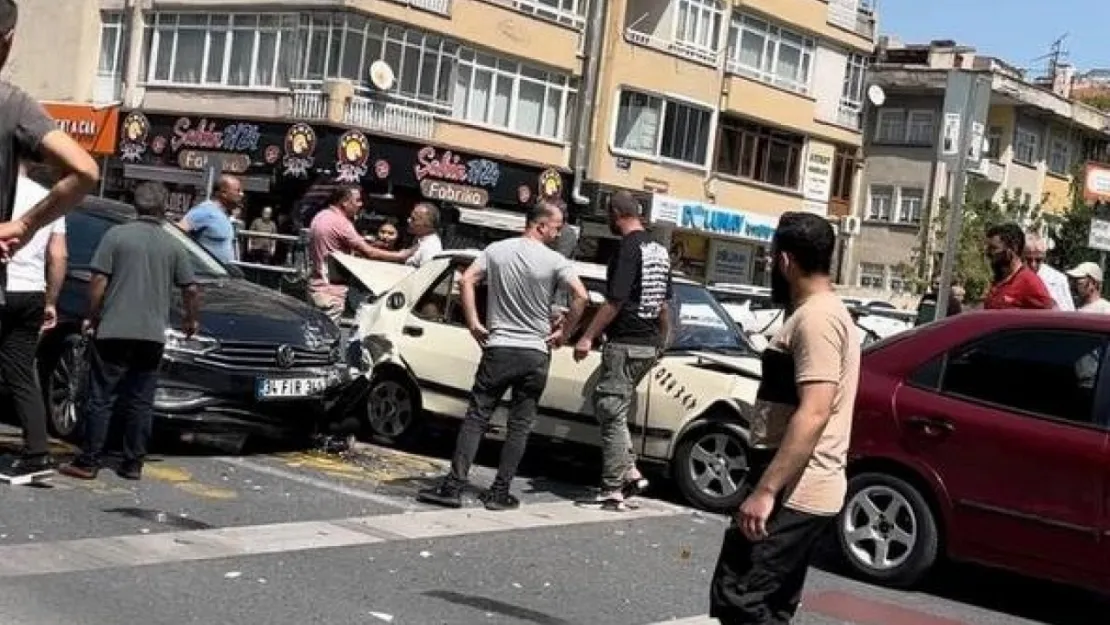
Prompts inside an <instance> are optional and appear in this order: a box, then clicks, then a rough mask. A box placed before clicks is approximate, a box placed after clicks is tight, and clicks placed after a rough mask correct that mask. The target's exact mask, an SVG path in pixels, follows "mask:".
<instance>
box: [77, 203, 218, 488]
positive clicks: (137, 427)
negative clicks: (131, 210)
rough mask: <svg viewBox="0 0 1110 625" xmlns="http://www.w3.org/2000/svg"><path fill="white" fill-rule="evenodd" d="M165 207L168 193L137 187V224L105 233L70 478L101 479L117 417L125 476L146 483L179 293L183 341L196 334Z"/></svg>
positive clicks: (193, 295)
mask: <svg viewBox="0 0 1110 625" xmlns="http://www.w3.org/2000/svg"><path fill="white" fill-rule="evenodd" d="M165 204H166V189H165V187H163V186H162V185H160V184H157V183H144V184H142V185H140V186H139V187H137V188H136V189H135V208H136V210H137V211H138V213H139V217H138V219H135V220H134V221H132V222H130V223H126V224H122V225H119V226H115V227H114V228H112V229H111V230H109V231H108V232H107V233H105V235H104V238H103V239H101V241H100V245H99V246H97V248H96V253H95V254H93V258H92V262H91V263H89V265H90V266H89V269H91V270H92V280H91V282H90V284H89V313H88V317H87V318H86V320H85V324H84V331H85V333H86V335H91V336H93V337H94V339H93V340H92V341H90V344H89V347H88V356H89V385H88V394H87V398H86V402H85V414H84V415H83V416H84V436H83V439H82V441H81V455H79V456H78V457H77V458H76V459H75V460H74V461H73V462H72V463H71V464H68V465H65V466H63V467H61V468H60V469H59V471H60V472H61V473H63V474H65V475H68V476H70V477H75V478H79V479H85V480H91V479H95V478H96V475H97V472H98V471H99V469H100V454H101V452H102V451H103V449H104V443H105V440H106V439H107V436H108V426H109V423H110V422H111V419H112V415H113V414H121V415H123V416H124V440H123V462H122V464H121V465H120V468H119V474H120V477H123V478H125V479H131V480H137V479H139V478H140V476H141V475H142V468H143V459H144V457H145V455H146V445H147V441H148V439H149V438H150V429H151V420H152V418H153V414H152V412H153V408H154V393H155V390H156V389H157V387H158V366H159V364H161V362H162V349H163V347H164V344H165V341H166V328H167V327H168V325H169V317H170V307H171V306H172V305H173V290H174V288H175V287H176V288H178V289H180V290H181V294H182V297H183V298H184V307H185V310H184V315H183V321H182V324H181V333H182V335H183V336H184V337H185V338H188V337H190V336H192V335H193V334H195V333H196V332H197V329H198V322H197V308H198V300H199V294H198V291H197V285H196V279H195V278H194V276H193V266H192V260H191V259H190V258H189V255H188V253H187V252H186V250H185V248H184V247H183V246H182V244H181V242H180V241H178V240H177V239H176V238H175V237H174V236H173V235H172V234H170V233H169V232H167V231H166V227H167V226H166V223H165V221H164V220H163V218H162V211H163V210H164V207H165Z"/></svg>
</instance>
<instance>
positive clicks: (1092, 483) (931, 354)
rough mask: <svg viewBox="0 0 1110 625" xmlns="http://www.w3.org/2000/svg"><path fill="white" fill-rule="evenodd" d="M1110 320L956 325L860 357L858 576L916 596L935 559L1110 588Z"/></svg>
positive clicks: (845, 521)
mask: <svg viewBox="0 0 1110 625" xmlns="http://www.w3.org/2000/svg"><path fill="white" fill-rule="evenodd" d="M1108 342H1110V316H1104V315H1095V314H1079V313H1061V312H1043V311H990V312H973V313H967V314H963V315H958V316H956V317H952V318H950V319H946V320H944V321H941V322H939V323H934V324H929V325H926V326H922V327H919V328H916V329H914V330H911V331H909V332H906V333H903V334H899V335H896V336H894V337H891V338H889V339H886V340H885V341H882V342H879V343H876V344H875V345H873V346H871V347H870V348H868V349H866V350H865V353H864V357H863V366H862V371H861V379H860V390H859V396H858V400H857V404H856V418H855V430H854V432H853V436H852V448H851V454H850V464H849V472H850V473H849V475H850V483H849V488H848V498H847V501H846V504H845V508H844V512H843V513H842V514H841V516H840V518H839V519H838V523H837V535H838V538H839V542H840V546H841V549H842V551H843V553H844V555H845V557H846V559H847V561H848V562H849V564H850V565H851V566H852V568H853V569H855V570H856V571H857V572H858V573H859V574H861V575H862V576H863V577H865V578H868V579H870V580H872V581H876V582H880V583H886V584H891V585H910V584H913V583H914V582H916V581H918V580H919V579H921V578H922V576H924V575H925V573H926V572H927V571H928V570H929V569H930V568H931V567H932V566H933V564H934V563H935V562H936V561H937V559H938V558H939V557H941V556H949V557H951V558H953V559H956V560H965V561H974V562H978V563H981V564H986V565H989V566H994V567H999V568H1005V569H1010V570H1013V571H1016V572H1019V573H1022V574H1026V575H1030V576H1033V577H1041V578H1047V579H1052V580H1056V581H1060V582H1064V583H1069V584H1075V585H1079V586H1086V587H1089V588H1093V589H1095V590H1098V591H1102V592H1110V449H1108V446H1107V445H1108V432H1110V375H1107V374H1106V373H1104V372H1103V371H1104V370H1105V367H1104V365H1105V364H1106V363H1107V343H1108Z"/></svg>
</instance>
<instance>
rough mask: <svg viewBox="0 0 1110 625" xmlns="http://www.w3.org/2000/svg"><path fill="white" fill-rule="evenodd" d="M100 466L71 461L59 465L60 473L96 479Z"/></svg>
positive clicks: (81, 478)
mask: <svg viewBox="0 0 1110 625" xmlns="http://www.w3.org/2000/svg"><path fill="white" fill-rule="evenodd" d="M99 472H100V467H90V466H86V465H83V464H81V463H79V462H71V463H69V464H63V465H62V466H60V467H58V473H61V474H62V475H66V476H69V477H72V478H76V479H79V480H95V479H96V476H97V474H98V473H99Z"/></svg>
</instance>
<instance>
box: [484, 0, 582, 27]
mask: <svg viewBox="0 0 1110 625" xmlns="http://www.w3.org/2000/svg"><path fill="white" fill-rule="evenodd" d="M486 2H489V3H491V4H499V5H501V6H503V7H507V8H509V9H512V10H514V11H519V12H521V13H527V14H529V15H535V16H536V17H539V18H541V19H545V20H551V21H552V22H555V23H557V24H563V25H564V26H570V27H572V28H582V27H583V26H584V25H585V24H586V18H585V16H583V15H581V14H579V13H573V12H571V11H564V10H560V9H557V8H555V7H553V6H551V5H550V4H549V3H547V2H540V1H539V0H486ZM584 4H585V3H582V5H580V6H583V5H584Z"/></svg>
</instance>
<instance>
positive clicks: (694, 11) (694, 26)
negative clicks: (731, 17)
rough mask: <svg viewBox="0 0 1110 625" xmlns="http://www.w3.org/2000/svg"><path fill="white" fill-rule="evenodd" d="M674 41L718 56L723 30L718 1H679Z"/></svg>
mask: <svg viewBox="0 0 1110 625" xmlns="http://www.w3.org/2000/svg"><path fill="white" fill-rule="evenodd" d="M674 24H675V26H674V28H675V32H674V40H675V41H676V42H679V43H684V44H686V45H688V46H692V47H694V48H700V49H702V50H705V51H708V52H711V53H714V54H716V52H717V38H718V36H719V33H720V30H721V6H720V2H718V0H678V18H677V19H676V20H675V22H674Z"/></svg>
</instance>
